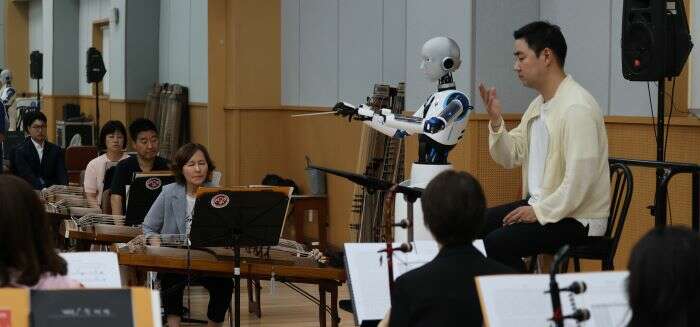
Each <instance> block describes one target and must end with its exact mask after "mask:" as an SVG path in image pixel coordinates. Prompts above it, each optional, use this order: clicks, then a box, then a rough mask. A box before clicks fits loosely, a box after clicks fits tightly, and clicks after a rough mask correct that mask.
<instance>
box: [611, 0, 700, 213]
mask: <svg viewBox="0 0 700 327" xmlns="http://www.w3.org/2000/svg"><path fill="white" fill-rule="evenodd" d="M621 47H622V56H621V57H622V75H623V76H624V78H625V79H627V80H630V81H647V82H649V81H658V90H657V92H658V94H657V101H658V104H657V111H658V113H657V122H656V161H659V162H664V161H665V160H666V158H665V157H666V155H665V144H664V114H665V112H664V91H665V90H664V88H665V84H664V78H668V79H669V80H671V78H672V77H675V76H678V75H679V74H680V73H681V71H682V70H683V66H685V62H686V60H687V59H688V55H689V54H690V50H691V49H692V48H693V42H692V41H691V38H690V29H689V27H688V18H687V16H686V13H685V7H684V6H683V1H682V0H624V2H623V5H622V39H621ZM671 96H673V95H671ZM662 176H663V169H661V168H658V169H657V170H656V177H657V178H656V190H657V193H658V190H659V188H660V182H661V179H662ZM665 201H666V200H665V199H664V203H662V204H660V205H659V206H660V208H654V212H655V213H654V216H655V218H656V221H657V225H658V224H659V222H661V221H663V222H665V220H666V209H665V208H666V205H665Z"/></svg>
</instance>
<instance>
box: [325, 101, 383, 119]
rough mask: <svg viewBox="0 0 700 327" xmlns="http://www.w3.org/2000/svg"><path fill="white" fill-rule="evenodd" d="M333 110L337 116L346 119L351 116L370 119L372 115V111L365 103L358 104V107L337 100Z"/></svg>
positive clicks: (351, 117)
mask: <svg viewBox="0 0 700 327" xmlns="http://www.w3.org/2000/svg"><path fill="white" fill-rule="evenodd" d="M333 111H335V114H336V115H338V116H343V117H348V121H351V120H352V119H353V118H354V119H355V120H371V119H372V116H374V111H373V110H372V109H370V108H368V107H367V106H365V105H360V107H359V108H356V107H355V106H353V105H351V104H349V103H347V102H338V103H336V104H335V106H333Z"/></svg>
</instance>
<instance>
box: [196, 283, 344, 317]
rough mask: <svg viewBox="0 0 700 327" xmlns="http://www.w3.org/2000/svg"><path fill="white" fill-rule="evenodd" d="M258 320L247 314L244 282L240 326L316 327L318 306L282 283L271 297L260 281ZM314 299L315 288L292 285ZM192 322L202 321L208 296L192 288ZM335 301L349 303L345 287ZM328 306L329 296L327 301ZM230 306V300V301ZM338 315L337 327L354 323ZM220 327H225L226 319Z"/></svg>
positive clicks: (266, 285) (267, 285) (203, 290)
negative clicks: (260, 315)
mask: <svg viewBox="0 0 700 327" xmlns="http://www.w3.org/2000/svg"><path fill="white" fill-rule="evenodd" d="M261 283H262V287H263V288H262V291H261V292H260V297H261V298H262V317H261V318H258V317H256V316H255V315H254V314H252V313H248V294H247V292H246V287H245V285H246V281H245V280H244V281H243V282H242V283H241V284H242V285H243V288H242V289H241V326H270V327H275V326H289V327H302V326H303V327H307V326H309V327H310V326H318V325H319V323H318V306H316V305H315V304H314V303H313V302H311V301H309V300H308V299H306V298H305V297H304V296H302V295H301V294H298V293H297V292H295V291H293V290H292V289H290V288H289V287H287V286H286V285H284V284H282V283H279V282H278V283H275V285H276V287H275V293H274V294H271V288H270V283H269V282H267V281H262V282H261ZM295 285H297V286H299V287H301V288H302V289H304V290H305V291H307V292H309V293H310V294H312V295H314V296H318V286H314V285H307V284H295ZM190 294H191V297H192V300H191V306H192V308H191V310H192V318H194V319H201V320H206V312H207V303H208V301H209V294H208V293H207V290H206V289H204V288H203V287H192V289H191V291H190ZM338 298H339V299H349V298H350V295H349V292H348V288H347V284H346V285H343V286H341V287H340V288H339V289H338ZM326 301H327V302H330V296H328V297H327V300H326ZM232 303H233V300H232ZM184 304H185V305H187V291H185V299H184ZM339 312H340V319H341V320H340V326H354V325H355V322H354V320H353V316H352V314H351V313H348V312H346V311H343V310H339ZM330 322H331V317H330V315H329V314H328V313H326V326H331V324H330ZM183 326H198V324H183ZM224 326H228V315H227V316H226V321H225V323H224Z"/></svg>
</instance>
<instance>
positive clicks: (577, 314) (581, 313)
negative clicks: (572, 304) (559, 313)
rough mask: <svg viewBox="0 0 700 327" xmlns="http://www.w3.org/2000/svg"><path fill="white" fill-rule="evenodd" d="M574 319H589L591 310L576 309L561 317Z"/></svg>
mask: <svg viewBox="0 0 700 327" xmlns="http://www.w3.org/2000/svg"><path fill="white" fill-rule="evenodd" d="M567 318H568V319H575V320H576V321H586V320H588V319H591V312H590V311H588V309H576V311H574V313H572V314H570V315H566V316H564V317H562V319H567Z"/></svg>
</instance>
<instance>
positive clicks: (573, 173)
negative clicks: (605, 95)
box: [532, 108, 607, 224]
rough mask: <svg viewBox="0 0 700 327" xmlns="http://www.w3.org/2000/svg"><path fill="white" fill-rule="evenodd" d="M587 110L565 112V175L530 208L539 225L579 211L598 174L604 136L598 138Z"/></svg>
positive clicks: (594, 122) (596, 130)
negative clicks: (544, 196)
mask: <svg viewBox="0 0 700 327" xmlns="http://www.w3.org/2000/svg"><path fill="white" fill-rule="evenodd" d="M599 123H602V122H597V121H596V120H595V118H594V117H593V116H592V115H591V114H590V112H588V109H587V108H575V109H571V110H569V112H567V117H566V119H565V120H564V124H565V131H564V136H563V137H564V140H563V142H562V144H563V145H562V146H563V147H564V157H565V160H566V161H565V162H566V164H565V171H564V178H563V180H562V182H561V184H559V186H558V187H557V188H556V190H554V192H552V194H550V195H549V196H547V197H546V198H544V199H542V200H541V201H540V202H538V203H536V204H535V205H533V206H532V209H533V210H534V211H535V215H536V216H537V220H538V221H539V222H540V223H542V224H545V223H554V222H557V221H559V220H561V219H563V218H565V217H570V216H571V213H572V212H573V211H574V210H575V209H576V208H578V207H579V206H580V205H581V204H582V203H583V202H584V201H586V196H587V194H588V193H589V190H590V189H591V187H592V185H593V183H595V182H596V181H597V180H598V178H596V176H599V175H598V174H599V173H600V172H598V171H597V169H598V167H600V161H601V160H606V163H605V164H606V165H607V158H601V149H600V147H601V144H602V142H607V140H602V138H603V137H605V135H599V133H598V130H599V129H598V127H599V126H598V124H599Z"/></svg>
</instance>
